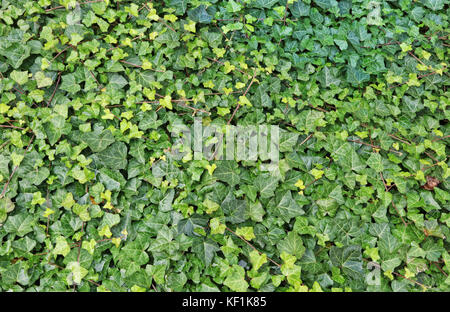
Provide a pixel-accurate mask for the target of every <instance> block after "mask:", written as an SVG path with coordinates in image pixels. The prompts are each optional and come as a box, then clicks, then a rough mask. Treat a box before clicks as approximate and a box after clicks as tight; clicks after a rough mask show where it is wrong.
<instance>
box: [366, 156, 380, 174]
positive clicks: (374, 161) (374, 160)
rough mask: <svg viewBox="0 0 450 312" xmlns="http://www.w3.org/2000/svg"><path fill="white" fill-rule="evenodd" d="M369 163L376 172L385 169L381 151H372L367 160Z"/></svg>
mask: <svg viewBox="0 0 450 312" xmlns="http://www.w3.org/2000/svg"><path fill="white" fill-rule="evenodd" d="M366 163H367V165H368V166H369V167H370V168H372V169H374V170H375V171H376V172H382V171H383V169H384V166H383V161H382V158H381V155H380V154H379V153H372V154H371V155H370V157H369V159H367V161H366Z"/></svg>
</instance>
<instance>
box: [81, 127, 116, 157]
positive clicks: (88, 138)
mask: <svg viewBox="0 0 450 312" xmlns="http://www.w3.org/2000/svg"><path fill="white" fill-rule="evenodd" d="M81 140H82V141H83V142H85V143H86V144H87V145H88V146H89V148H90V149H91V150H92V151H93V152H94V153H98V152H101V151H103V150H104V149H105V148H107V147H108V146H109V145H111V144H112V143H114V141H115V139H114V136H113V135H112V133H111V131H109V130H98V129H97V130H95V131H93V132H87V133H84V134H83V135H82V137H81Z"/></svg>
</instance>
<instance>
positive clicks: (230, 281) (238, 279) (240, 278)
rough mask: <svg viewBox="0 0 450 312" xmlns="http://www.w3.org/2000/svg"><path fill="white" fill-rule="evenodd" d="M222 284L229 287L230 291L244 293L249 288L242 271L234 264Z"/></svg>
mask: <svg viewBox="0 0 450 312" xmlns="http://www.w3.org/2000/svg"><path fill="white" fill-rule="evenodd" d="M223 284H224V285H225V286H227V287H229V288H230V289H231V290H232V291H246V290H247V288H248V286H249V285H248V283H247V281H246V280H245V271H244V269H243V268H242V267H240V266H239V265H236V264H235V265H233V266H232V268H231V269H230V271H229V273H228V276H227V278H226V279H225V281H224V282H223Z"/></svg>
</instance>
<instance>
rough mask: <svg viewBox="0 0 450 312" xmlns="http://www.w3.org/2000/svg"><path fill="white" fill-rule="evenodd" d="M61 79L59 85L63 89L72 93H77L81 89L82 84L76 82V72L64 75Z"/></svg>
mask: <svg viewBox="0 0 450 312" xmlns="http://www.w3.org/2000/svg"><path fill="white" fill-rule="evenodd" d="M61 80H62V82H61V85H60V86H59V88H60V89H61V90H64V91H67V92H69V93H70V94H74V93H77V92H78V91H80V90H81V87H80V85H79V84H78V83H77V82H76V79H75V75H74V74H67V75H62V76H61Z"/></svg>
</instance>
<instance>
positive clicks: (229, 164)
mask: <svg viewBox="0 0 450 312" xmlns="http://www.w3.org/2000/svg"><path fill="white" fill-rule="evenodd" d="M238 168H239V167H238V165H237V163H236V162H234V161H231V160H223V161H221V162H220V163H219V165H218V167H217V168H216V170H214V174H213V175H214V176H215V177H216V178H217V179H219V180H220V181H224V182H226V183H228V184H229V185H231V186H233V185H236V184H238V183H239V181H240V177H239V169H238Z"/></svg>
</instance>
